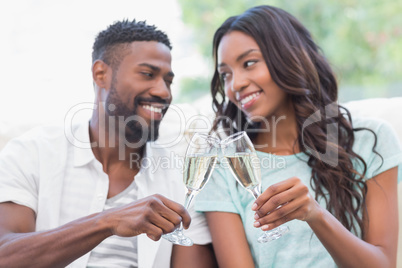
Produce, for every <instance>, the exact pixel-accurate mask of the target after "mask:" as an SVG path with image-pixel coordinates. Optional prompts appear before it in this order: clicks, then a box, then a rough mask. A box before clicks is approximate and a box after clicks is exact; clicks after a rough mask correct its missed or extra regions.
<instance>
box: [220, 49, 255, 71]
mask: <svg viewBox="0 0 402 268" xmlns="http://www.w3.org/2000/svg"><path fill="white" fill-rule="evenodd" d="M255 51H259V50H258V49H255V48H251V49H249V50H247V51H245V52H243V53H241V54H240V55H239V56H238V57H237V58H236V61H237V62H239V61H241V60H242V59H243V58H244V57H246V56H247V55H248V54H250V53H251V52H255ZM223 66H226V63H224V62H222V63H219V64H218V67H223Z"/></svg>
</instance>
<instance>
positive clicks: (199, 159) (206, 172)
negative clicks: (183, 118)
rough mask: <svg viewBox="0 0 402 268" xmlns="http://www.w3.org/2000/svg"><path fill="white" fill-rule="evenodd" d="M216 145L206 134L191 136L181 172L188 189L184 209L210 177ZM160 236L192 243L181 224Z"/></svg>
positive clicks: (177, 242) (181, 242)
mask: <svg viewBox="0 0 402 268" xmlns="http://www.w3.org/2000/svg"><path fill="white" fill-rule="evenodd" d="M218 146H219V141H218V140H217V139H215V138H214V137H212V136H209V135H206V134H201V133H195V134H194V135H193V137H192V138H191V140H190V143H189V145H188V147H187V151H186V157H185V160H184V174H183V181H184V184H185V185H186V187H187V190H188V192H187V194H186V199H185V201H184V207H185V208H186V209H188V208H189V206H190V204H191V201H192V200H193V198H194V196H195V195H196V194H197V193H199V191H201V190H202V188H204V185H205V184H206V183H207V182H208V180H209V178H210V177H211V174H212V172H213V170H214V168H215V165H216V161H217V156H218V149H217V147H218ZM162 237H163V238H165V239H167V240H169V241H170V242H172V243H174V244H177V245H182V246H191V245H193V241H192V240H191V239H190V238H188V237H186V236H185V235H184V234H183V226H182V224H180V228H177V229H176V230H174V231H173V232H171V233H169V234H164V235H163V236H162Z"/></svg>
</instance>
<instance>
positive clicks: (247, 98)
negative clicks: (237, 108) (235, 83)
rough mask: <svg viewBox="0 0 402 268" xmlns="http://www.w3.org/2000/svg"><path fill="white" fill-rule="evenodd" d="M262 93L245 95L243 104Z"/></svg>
mask: <svg viewBox="0 0 402 268" xmlns="http://www.w3.org/2000/svg"><path fill="white" fill-rule="evenodd" d="M259 95H260V92H257V93H253V94H251V95H248V96H247V97H245V98H244V99H242V100H240V103H241V104H243V105H244V104H246V103H247V102H249V101H251V100H252V99H254V98H256V97H258V96H259Z"/></svg>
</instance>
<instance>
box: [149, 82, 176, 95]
mask: <svg viewBox="0 0 402 268" xmlns="http://www.w3.org/2000/svg"><path fill="white" fill-rule="evenodd" d="M149 93H150V94H151V95H152V96H155V97H159V98H161V99H164V100H170V99H171V98H172V93H171V90H170V85H169V84H168V82H166V81H165V80H163V79H160V81H158V83H156V84H155V85H154V86H153V87H152V88H151V90H150V92H149Z"/></svg>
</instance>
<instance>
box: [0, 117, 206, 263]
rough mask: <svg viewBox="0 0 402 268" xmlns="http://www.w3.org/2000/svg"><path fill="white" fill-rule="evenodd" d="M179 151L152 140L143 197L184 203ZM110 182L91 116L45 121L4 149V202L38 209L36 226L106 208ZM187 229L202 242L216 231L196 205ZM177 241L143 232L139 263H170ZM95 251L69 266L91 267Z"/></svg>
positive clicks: (0, 163) (139, 179) (0, 191)
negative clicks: (97, 153) (93, 142)
mask: <svg viewBox="0 0 402 268" xmlns="http://www.w3.org/2000/svg"><path fill="white" fill-rule="evenodd" d="M172 153H173V154H174V152H170V153H169V152H167V151H166V150H165V149H161V148H156V147H154V146H153V143H147V145H146V155H145V159H146V160H147V161H145V162H144V165H143V166H142V167H141V170H140V172H139V173H138V174H137V175H136V176H135V183H136V184H137V187H138V198H139V199H141V198H144V197H146V196H149V195H152V194H155V193H158V194H162V195H164V196H166V197H167V198H169V199H172V200H174V201H176V202H178V203H183V201H184V196H185V191H186V190H185V187H184V184H183V182H182V176H183V174H182V171H181V168H182V167H181V166H180V165H179V164H178V163H177V161H174V160H173V159H172V158H173V157H175V156H176V157H177V155H172ZM108 187H109V179H108V176H107V174H105V173H104V172H103V170H102V165H101V163H100V162H99V161H97V160H96V158H95V157H94V155H93V153H92V150H91V147H90V139H89V130H88V122H85V123H83V124H78V125H74V126H72V127H71V128H69V129H64V128H62V127H40V128H36V129H33V130H31V131H29V132H28V133H26V134H24V135H22V136H21V137H18V138H16V139H13V140H12V141H10V142H9V143H8V144H7V145H6V146H5V147H4V149H3V150H2V151H1V152H0V202H7V201H11V202H14V203H17V204H20V205H24V206H27V207H29V208H31V209H32V210H33V211H34V212H35V213H36V216H37V218H36V231H43V230H49V229H52V228H56V227H58V226H61V225H63V224H65V223H68V222H71V221H73V220H76V219H78V218H81V217H84V216H87V215H90V214H93V213H97V212H101V211H102V210H103V208H104V205H105V202H106V198H107V193H108ZM190 214H191V216H192V222H191V226H190V228H189V229H188V230H186V234H187V235H188V236H190V237H191V238H192V239H193V241H194V242H195V243H196V244H207V243H210V242H211V237H210V234H209V231H208V228H207V224H206V221H205V218H204V217H203V215H202V214H199V213H196V212H194V211H193V210H192V209H190ZM171 249H172V245H171V243H170V242H168V241H166V240H164V239H160V240H159V241H156V242H155V241H153V240H151V239H149V238H148V237H147V236H146V235H145V234H142V235H139V236H138V263H139V267H140V268H142V267H144V268H149V267H169V266H170V255H171ZM88 257H89V253H87V254H85V255H84V256H82V257H81V258H79V259H77V260H76V261H74V262H73V263H71V264H70V265H69V266H68V267H86V264H87V261H88Z"/></svg>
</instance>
